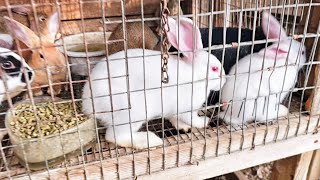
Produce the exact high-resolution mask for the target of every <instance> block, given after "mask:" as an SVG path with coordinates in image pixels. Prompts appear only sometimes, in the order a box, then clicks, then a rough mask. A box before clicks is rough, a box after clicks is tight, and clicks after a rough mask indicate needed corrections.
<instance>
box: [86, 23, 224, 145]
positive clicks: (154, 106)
mask: <svg viewBox="0 0 320 180" xmlns="http://www.w3.org/2000/svg"><path fill="white" fill-rule="evenodd" d="M168 23H169V27H170V31H169V32H168V39H169V42H170V43H171V44H172V45H173V46H175V47H176V48H177V49H180V50H181V51H192V49H193V38H192V34H193V32H192V31H193V27H194V26H193V22H192V21H191V20H190V19H187V18H180V32H179V36H180V37H179V40H180V41H179V42H180V43H179V46H178V22H176V21H175V20H174V19H172V18H169V19H168ZM195 30H196V31H195V40H196V42H195V48H194V49H195V50H196V53H195V54H194V55H195V57H194V63H192V59H193V53H192V52H183V55H184V57H183V58H180V60H179V61H178V57H177V56H175V55H170V58H169V60H168V68H169V69H168V74H169V77H170V81H169V83H168V84H163V86H164V87H163V92H162V93H163V94H161V88H160V87H161V55H160V53H161V52H159V51H153V50H145V51H144V54H143V50H142V49H129V50H128V51H127V56H128V60H127V62H128V78H129V87H128V88H129V89H130V96H129V94H128V92H127V80H126V78H127V77H126V76H125V75H126V60H125V59H124V58H125V53H124V52H123V51H121V52H118V53H115V54H113V55H111V56H109V58H108V61H109V70H110V71H109V72H108V69H107V63H106V62H105V61H103V62H100V63H98V64H97V65H96V66H95V67H94V68H93V70H92V72H91V78H92V87H91V88H90V86H89V82H87V83H86V84H85V86H84V89H83V96H82V98H83V103H82V105H83V111H84V113H86V114H90V115H92V113H93V107H92V104H94V110H95V112H96V118H97V119H100V122H101V123H102V124H104V125H105V126H107V131H106V140H107V141H109V142H113V143H115V142H116V143H117V144H118V145H120V146H124V147H132V146H133V147H134V148H137V149H142V148H147V147H148V144H149V147H153V146H159V145H161V144H162V140H161V139H160V138H159V137H158V136H156V135H155V134H154V133H152V132H138V130H139V128H140V127H141V125H142V124H143V123H144V122H145V121H146V119H147V120H150V119H154V118H157V117H161V116H162V110H163V116H164V117H166V118H169V119H170V121H171V123H172V124H173V125H174V126H175V127H177V123H178V121H179V128H180V129H185V130H186V129H189V128H190V127H191V119H192V125H193V127H198V128H204V127H206V126H207V124H208V118H207V119H206V121H205V118H204V117H198V115H197V110H198V109H199V108H201V106H202V104H203V102H204V101H205V99H206V98H207V96H208V94H209V92H210V89H213V90H219V89H220V86H222V85H223V84H224V82H225V78H224V76H223V75H224V70H223V68H222V66H221V63H220V62H219V61H218V60H217V58H216V57H215V56H213V55H211V54H209V53H208V52H206V51H204V50H200V51H199V49H201V48H202V41H201V35H200V31H199V29H198V27H196V28H195ZM143 55H145V58H144V60H145V64H143V57H142V56H143ZM209 58H210V59H209ZM208 59H209V63H208ZM177 63H179V70H177V69H178V67H177ZM192 64H194V82H193V94H192V88H191V87H192V84H191V82H192ZM144 70H145V76H144ZM207 72H208V79H209V81H208V86H206V75H207ZM220 74H222V77H221V76H220ZM177 76H179V82H178V83H179V88H178V92H177ZM108 77H110V81H111V83H110V84H111V85H110V87H109V82H108V79H106V78H108ZM103 78H104V79H103ZM98 79H100V80H98ZM102 79H103V80H102ZM144 80H145V82H144ZM144 83H145V88H146V91H145V92H144ZM220 83H221V84H222V85H221V84H220ZM109 88H110V89H111V93H112V96H111V97H112V102H111V99H110V92H109ZM206 88H207V91H206ZM90 89H91V90H92V95H93V96H94V100H93V102H92V99H91V91H90ZM205 92H207V94H205ZM177 93H178V94H179V100H178V101H177ZM161 96H162V97H163V106H162V102H161ZM145 98H146V104H145ZM191 98H193V104H192V105H191ZM128 99H129V100H130V101H129V102H128ZM177 104H178V105H177ZM177 106H179V116H178V117H179V119H177V116H176V114H177ZM191 106H192V107H193V109H191ZM145 107H146V108H145ZM128 108H129V109H130V113H129V111H128ZM162 108H163V109H162ZM191 110H193V113H192V117H191ZM111 111H114V112H113V113H111ZM146 113H147V116H146ZM129 117H130V118H131V121H130V119H129ZM130 122H131V125H132V129H130V124H129V123H130ZM113 125H115V126H114V129H113ZM114 130H115V131H114ZM114 132H115V133H114ZM147 134H148V135H147ZM131 135H132V144H131ZM115 137H116V139H115ZM147 137H148V138H149V141H148V140H147Z"/></svg>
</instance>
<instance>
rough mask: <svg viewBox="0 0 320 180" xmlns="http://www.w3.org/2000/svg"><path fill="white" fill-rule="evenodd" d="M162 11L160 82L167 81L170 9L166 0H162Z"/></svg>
mask: <svg viewBox="0 0 320 180" xmlns="http://www.w3.org/2000/svg"><path fill="white" fill-rule="evenodd" d="M161 3H162V13H161V25H162V26H161V27H162V29H161V34H162V37H163V41H162V49H163V53H162V63H163V64H162V68H161V70H162V75H161V79H162V83H165V84H167V83H169V75H168V59H169V46H170V44H169V41H168V38H167V32H169V31H170V29H169V25H168V16H169V14H170V11H169V9H168V2H167V0H162V1H161Z"/></svg>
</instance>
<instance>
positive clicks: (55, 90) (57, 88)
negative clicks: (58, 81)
mask: <svg viewBox="0 0 320 180" xmlns="http://www.w3.org/2000/svg"><path fill="white" fill-rule="evenodd" d="M52 91H53V95H58V94H60V93H61V85H56V86H53V87H52ZM47 93H48V94H49V95H51V90H50V88H48V90H47Z"/></svg>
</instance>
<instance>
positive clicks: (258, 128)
mask: <svg viewBox="0 0 320 180" xmlns="http://www.w3.org/2000/svg"><path fill="white" fill-rule="evenodd" d="M81 87H82V85H81V84H80V83H79V84H73V88H74V94H75V98H80V97H81ZM69 94H70V92H68V91H67V92H63V93H62V94H61V95H60V96H59V97H61V98H64V99H68V98H69V99H70V97H69ZM20 98H21V97H18V98H17V99H15V101H16V100H19V99H20ZM300 103H301V94H300V93H299V92H295V93H293V95H292V99H291V103H290V114H289V116H288V117H286V118H279V120H277V121H273V122H271V123H268V124H254V123H251V124H247V125H244V126H243V127H242V126H230V125H227V124H225V123H223V122H221V121H217V116H215V115H213V116H212V118H211V119H210V125H209V127H208V128H206V129H197V128H193V129H192V130H190V131H189V132H183V131H177V130H176V129H175V128H173V127H172V125H171V123H170V122H169V121H167V120H164V124H162V119H157V120H152V121H149V122H148V129H149V130H150V131H153V132H155V133H156V135H158V136H159V137H162V138H163V142H164V147H157V148H152V149H150V151H159V152H160V151H161V153H169V152H170V150H168V151H167V150H166V149H167V148H168V147H171V146H177V145H178V149H176V150H175V153H173V155H171V156H168V157H167V158H170V157H171V158H172V159H171V160H168V159H167V162H170V163H171V164H169V165H167V167H168V168H169V167H176V166H178V165H180V164H185V163H190V159H189V155H186V154H183V152H182V151H183V149H184V150H185V148H183V147H182V146H183V144H188V145H189V146H188V147H190V144H191V147H192V146H193V147H196V148H201V147H202V145H203V143H204V146H205V147H204V148H205V149H206V150H205V152H203V151H199V152H198V153H199V154H202V155H204V156H218V155H222V154H227V153H230V152H233V151H239V150H241V149H244V148H254V147H255V146H256V145H262V144H267V143H271V142H275V141H277V140H282V139H286V138H290V137H294V136H295V135H299V134H303V133H306V132H312V131H314V130H315V129H317V127H318V118H310V117H309V116H308V114H307V113H306V112H301V111H300ZM286 104H288V102H287V103H286ZM1 110H2V112H5V110H6V105H5V104H3V105H2V107H1ZM211 112H212V110H211V111H210V110H209V113H207V114H210V113H211ZM204 113H205V112H203V111H202V112H199V114H202V115H204ZM2 116H4V115H2ZM288 118H289V119H288ZM3 119H4V118H3ZM1 126H2V127H3V126H4V125H3V124H2V125H1ZM162 127H164V129H162ZM146 129H147V126H146V124H145V125H144V126H143V127H142V128H141V131H144V130H146ZM98 139H99V141H100V143H98V142H96V145H95V146H92V147H91V148H90V149H89V150H87V151H86V152H84V154H83V155H80V156H77V157H73V158H69V159H66V160H65V161H64V162H63V163H61V164H60V165H57V166H55V167H51V168H50V169H55V168H66V167H73V166H81V165H82V166H87V165H90V164H92V163H98V162H100V161H103V160H108V159H117V158H119V157H122V156H128V155H130V158H132V154H135V155H137V154H139V153H140V152H141V153H145V152H149V151H148V150H133V149H131V148H123V147H115V145H113V144H110V143H108V142H106V141H105V138H104V129H103V128H101V129H100V130H99V138H98ZM195 142H201V145H199V144H198V145H197V143H195ZM99 144H100V145H99ZM1 145H2V149H3V153H4V155H5V157H6V162H7V168H8V169H7V168H6V166H5V162H4V160H3V158H2V157H1V159H0V178H1V179H2V178H6V177H7V176H8V173H9V174H10V176H11V177H19V176H22V175H26V173H27V169H26V168H24V167H23V166H21V165H20V164H19V161H18V159H17V158H16V157H15V156H14V154H13V150H12V146H10V141H9V138H8V136H5V137H4V138H3V140H2V142H1ZM198 146H199V147H198ZM179 147H180V149H179ZM202 148H203V147H202ZM181 149H182V150H181ZM180 151H181V154H180V155H179V153H180ZM177 156H180V157H178V158H177ZM184 156H185V157H184ZM184 158H185V160H184ZM177 159H178V160H177ZM187 159H188V161H187ZM177 161H178V162H177ZM149 168H150V167H149ZM161 168H162V167H158V170H161ZM142 169H145V168H142ZM156 170H157V168H155V167H154V168H153V170H151V171H156ZM42 171H46V170H42ZM129 171H130V172H129V173H132V172H131V170H129ZM149 171H150V169H149ZM141 172H144V171H141ZM29 173H30V172H29ZM32 173H35V172H31V174H32ZM115 177H116V176H115Z"/></svg>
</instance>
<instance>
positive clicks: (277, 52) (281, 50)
mask: <svg viewBox="0 0 320 180" xmlns="http://www.w3.org/2000/svg"><path fill="white" fill-rule="evenodd" d="M264 51H265V53H266V57H268V58H271V59H276V57H277V59H280V58H281V59H283V58H286V57H287V55H288V47H287V46H284V45H281V44H280V45H279V46H278V43H276V44H273V45H271V46H269V47H267V48H266V49H265V50H264V49H262V50H261V51H260V52H259V53H260V54H261V55H264Z"/></svg>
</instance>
